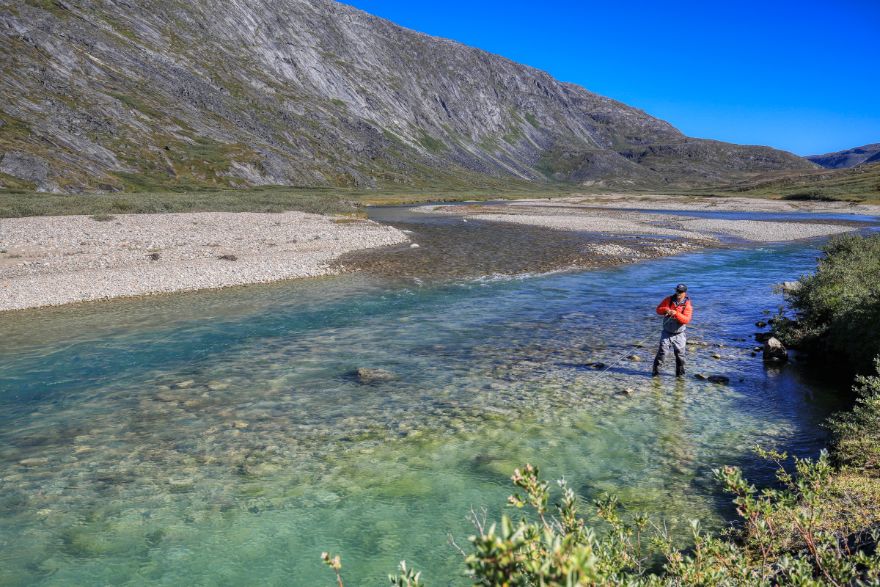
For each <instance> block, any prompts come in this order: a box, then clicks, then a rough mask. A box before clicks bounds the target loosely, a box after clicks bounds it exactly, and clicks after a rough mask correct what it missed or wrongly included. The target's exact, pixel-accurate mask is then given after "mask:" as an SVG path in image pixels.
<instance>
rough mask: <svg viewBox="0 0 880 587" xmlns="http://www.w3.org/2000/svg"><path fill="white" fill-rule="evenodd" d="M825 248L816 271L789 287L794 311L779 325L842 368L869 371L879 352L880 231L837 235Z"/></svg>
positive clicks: (792, 341)
mask: <svg viewBox="0 0 880 587" xmlns="http://www.w3.org/2000/svg"><path fill="white" fill-rule="evenodd" d="M823 251H824V255H823V256H822V258H821V259H819V262H818V267H817V269H816V272H815V273H813V274H812V275H807V276H804V277H802V278H801V279H800V282H799V283H800V287H799V288H797V289H795V290H793V291H789V292H788V303H789V306H790V307H791V309H793V310H794V312H795V317H794V318H793V319H785V318H782V319H780V320H778V321H777V324H776V325H775V330H776V332H777V335H778V336H779V337H780V338H781V339H782V341H783V342H785V343H786V344H788V345H791V346H796V347H800V348H802V349H804V350H805V351H807V352H808V353H809V354H811V355H812V357H813V359H814V360H818V361H821V360H823V359H824V360H825V362H827V363H828V364H829V366H832V365H833V366H834V368H835V369H837V370H842V371H843V374H847V375H851V374H852V373H869V372H870V371H871V369H872V363H873V359H874V357H875V356H877V355H878V354H880V235H873V236H870V237H861V236H853V235H845V236H838V237H835V238H833V239H831V240H830V241H829V242H828V244H827V245H825V247H824V248H823Z"/></svg>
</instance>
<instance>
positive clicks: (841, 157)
mask: <svg viewBox="0 0 880 587" xmlns="http://www.w3.org/2000/svg"><path fill="white" fill-rule="evenodd" d="M806 159H809V160H810V161H812V162H813V163H816V164H818V165H821V166H822V167H826V168H828V169H840V168H842V167H855V166H856V165H861V164H862V163H874V162H877V161H880V143H874V144H872V145H864V146H862V147H856V148H854V149H847V150H846V151H836V152H834V153H825V154H824V155H810V156H809V157H806Z"/></svg>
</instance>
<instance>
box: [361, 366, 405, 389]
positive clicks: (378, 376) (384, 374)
mask: <svg viewBox="0 0 880 587" xmlns="http://www.w3.org/2000/svg"><path fill="white" fill-rule="evenodd" d="M355 378H356V379H357V380H358V383H363V384H365V385H366V384H369V383H379V382H382V381H393V380H395V379H397V375H395V374H394V373H392V372H391V371H386V370H385V369H371V368H370V367H360V368H358V370H357V371H355Z"/></svg>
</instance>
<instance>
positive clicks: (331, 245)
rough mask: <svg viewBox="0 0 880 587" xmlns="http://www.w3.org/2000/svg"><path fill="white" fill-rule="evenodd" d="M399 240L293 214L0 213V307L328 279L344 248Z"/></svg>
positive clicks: (386, 231) (361, 225) (384, 231)
mask: <svg viewBox="0 0 880 587" xmlns="http://www.w3.org/2000/svg"><path fill="white" fill-rule="evenodd" d="M408 240H409V239H408V237H407V236H406V235H405V234H403V233H402V232H401V231H399V230H397V229H395V228H392V227H390V226H384V225H381V224H378V223H376V222H372V221H369V220H363V219H355V218H334V217H327V216H321V215H318V214H306V213H302V212H285V213H278V214H263V213H226V212H204V213H192V214H141V215H133V214H132V215H118V216H115V217H109V218H108V217H90V216H54V217H34V218H7V219H0V311H4V310H16V309H23V308H33V307H41V306H53V305H61V304H67V303H71V302H80V301H89V300H100V299H109V298H116V297H125V296H136V295H146V294H157V293H167V292H175V291H186V290H198V289H213V288H221V287H228V286H235V285H244V284H248V283H264V282H271V281H278V280H282V279H291V278H298V277H315V276H320V275H327V274H331V273H334V272H338V271H339V268H338V267H336V266H334V265H333V264H332V262H333V261H334V260H335V259H336V258H337V257H339V256H340V255H342V254H343V253H347V252H350V251H354V250H360V249H367V248H373V247H383V246H388V245H395V244H400V243H404V242H406V241H408Z"/></svg>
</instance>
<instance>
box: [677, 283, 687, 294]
mask: <svg viewBox="0 0 880 587" xmlns="http://www.w3.org/2000/svg"><path fill="white" fill-rule="evenodd" d="M687 290H688V286H686V285H685V284H683V283H679V284H678V285H676V286H675V291H677V292H683V291H687Z"/></svg>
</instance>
